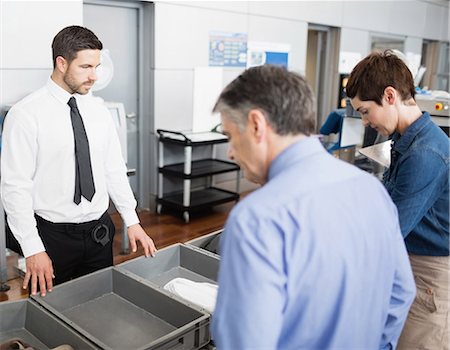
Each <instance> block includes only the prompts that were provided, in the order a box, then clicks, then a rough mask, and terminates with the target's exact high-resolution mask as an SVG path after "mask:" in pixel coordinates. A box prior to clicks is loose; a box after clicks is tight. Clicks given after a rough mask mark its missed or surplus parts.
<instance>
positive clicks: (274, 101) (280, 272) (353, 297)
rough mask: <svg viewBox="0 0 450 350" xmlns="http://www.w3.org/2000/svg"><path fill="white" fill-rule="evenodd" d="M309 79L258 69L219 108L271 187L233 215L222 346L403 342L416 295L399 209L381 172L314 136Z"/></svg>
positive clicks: (219, 326) (225, 240)
mask: <svg viewBox="0 0 450 350" xmlns="http://www.w3.org/2000/svg"><path fill="white" fill-rule="evenodd" d="M314 105H315V99H314V96H313V93H312V91H311V89H310V87H309V86H308V84H307V83H306V81H305V79H304V78H302V77H301V76H299V75H297V74H294V73H291V72H288V71H287V70H285V69H283V68H280V67H274V66H260V67H255V68H251V69H249V70H247V71H245V72H244V73H243V74H241V75H240V76H239V77H238V78H236V79H235V80H234V81H233V82H231V83H230V84H229V85H228V86H227V87H226V88H225V89H224V91H223V92H222V93H221V95H220V97H219V99H218V101H217V103H216V105H215V107H214V111H215V112H219V113H220V114H221V120H222V126H223V131H224V133H225V134H226V135H227V136H228V137H229V142H230V144H229V150H228V156H229V157H230V158H231V159H234V160H235V161H236V162H237V163H238V164H239V165H240V166H241V168H242V169H243V171H244V174H245V176H246V178H247V179H249V180H251V181H254V182H256V183H259V184H261V185H262V187H261V188H260V189H258V190H257V191H255V192H253V193H251V194H250V195H248V196H247V197H246V198H245V199H244V200H242V201H240V202H239V203H238V204H237V205H236V206H235V208H233V210H232V212H231V213H230V216H229V219H228V221H227V223H226V226H225V230H224V232H223V237H222V240H221V265H220V272H219V293H218V299H217V304H216V309H215V313H214V315H213V323H212V333H213V339H214V340H215V342H216V344H217V347H218V348H219V349H283V350H285V349H389V348H394V347H395V345H396V343H397V340H398V337H399V336H400V332H401V330H402V328H403V324H404V322H405V319H406V316H407V313H408V310H409V307H410V305H411V303H412V301H413V298H414V294H415V292H414V290H415V288H414V281H413V277H412V273H411V268H410V265H409V262H408V257H407V253H406V249H405V246H404V242H403V239H402V236H401V233H400V228H399V224H398V217H397V211H396V208H395V206H394V204H393V203H392V201H391V199H390V198H389V195H388V193H387V192H386V190H385V189H384V188H383V186H382V185H381V184H380V183H379V182H378V180H376V179H375V178H374V177H373V176H371V175H369V174H368V173H365V172H363V171H361V170H359V169H357V168H356V167H354V166H351V165H349V164H347V163H345V162H343V161H340V160H338V159H335V158H334V157H332V156H331V155H330V154H328V153H327V152H326V150H325V149H324V148H323V147H322V145H321V144H320V142H319V140H318V139H317V138H316V137H314V136H311V134H312V133H313V131H314V128H315V107H314Z"/></svg>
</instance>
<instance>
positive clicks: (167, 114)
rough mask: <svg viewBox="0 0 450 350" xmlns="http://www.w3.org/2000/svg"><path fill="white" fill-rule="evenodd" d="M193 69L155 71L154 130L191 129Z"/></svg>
mask: <svg viewBox="0 0 450 350" xmlns="http://www.w3.org/2000/svg"><path fill="white" fill-rule="evenodd" d="M193 82H194V70H193V69H191V70H156V71H155V130H156V129H169V130H175V131H181V130H191V129H192V103H193V102H192V99H193V91H192V89H193Z"/></svg>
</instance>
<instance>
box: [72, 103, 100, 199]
mask: <svg viewBox="0 0 450 350" xmlns="http://www.w3.org/2000/svg"><path fill="white" fill-rule="evenodd" d="M67 104H68V105H69V106H70V119H71V120H72V128H73V137H74V140H75V195H74V197H73V201H74V202H75V203H76V204H80V202H81V196H83V197H84V198H86V199H87V200H88V201H91V200H92V197H94V193H95V187H94V177H93V176H92V166H91V157H90V154H89V142H88V139H87V135H86V130H85V129H84V124H83V119H81V115H80V111H79V110H78V107H77V101H76V100H75V97H71V98H70V99H69V102H67Z"/></svg>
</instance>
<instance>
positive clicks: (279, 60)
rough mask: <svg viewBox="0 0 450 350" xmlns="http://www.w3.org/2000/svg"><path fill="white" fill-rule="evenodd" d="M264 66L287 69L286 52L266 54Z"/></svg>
mask: <svg viewBox="0 0 450 350" xmlns="http://www.w3.org/2000/svg"><path fill="white" fill-rule="evenodd" d="M265 64H273V65H276V66H282V67H285V68H287V67H288V53H287V52H266V62H265Z"/></svg>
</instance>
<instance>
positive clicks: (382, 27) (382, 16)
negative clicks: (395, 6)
mask: <svg viewBox="0 0 450 350" xmlns="http://www.w3.org/2000/svg"><path fill="white" fill-rule="evenodd" d="M391 5H392V4H391V2H390V1H346V2H344V6H343V7H344V12H343V21H342V26H343V27H346V28H355V29H360V30H361V29H362V30H372V31H377V32H387V31H388V28H389V11H391Z"/></svg>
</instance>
